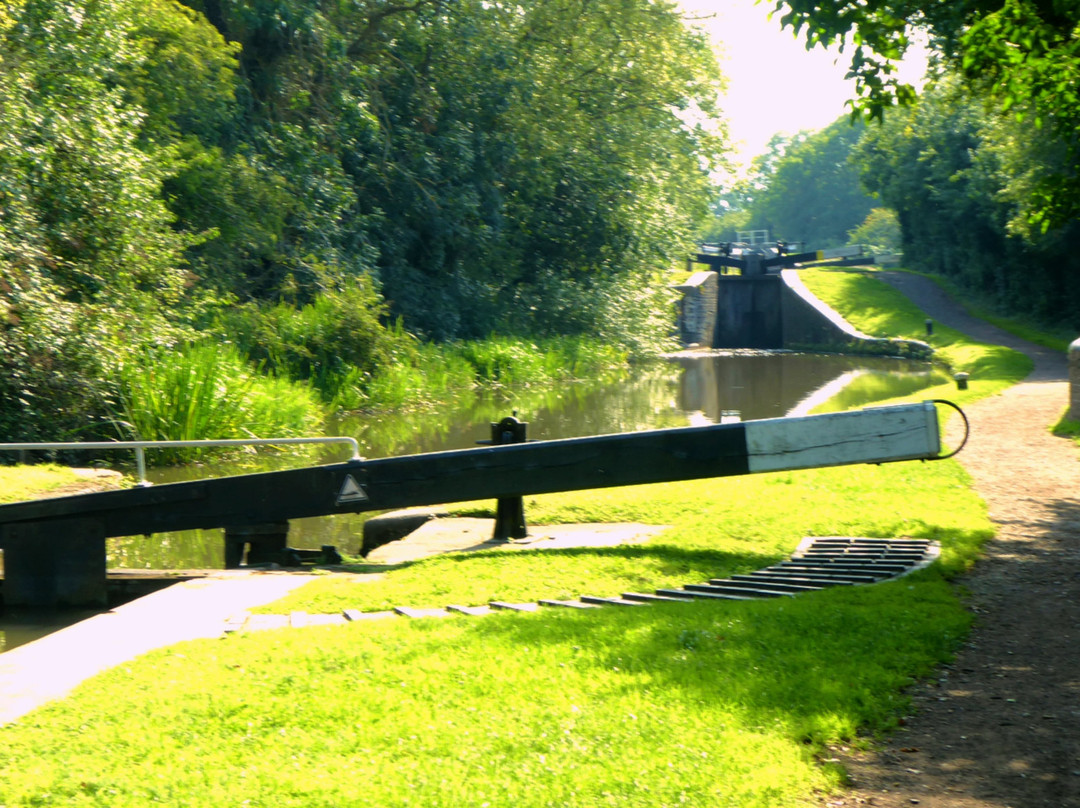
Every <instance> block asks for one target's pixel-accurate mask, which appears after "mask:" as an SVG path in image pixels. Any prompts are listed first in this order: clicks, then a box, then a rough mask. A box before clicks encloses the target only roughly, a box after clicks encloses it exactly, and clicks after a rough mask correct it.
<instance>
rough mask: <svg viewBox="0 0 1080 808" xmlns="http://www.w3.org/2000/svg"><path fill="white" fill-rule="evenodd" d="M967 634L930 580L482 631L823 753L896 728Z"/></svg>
mask: <svg viewBox="0 0 1080 808" xmlns="http://www.w3.org/2000/svg"><path fill="white" fill-rule="evenodd" d="M968 624H969V617H968V615H967V614H966V613H965V612H964V610H963V609H962V608H960V606H959V603H958V601H957V599H956V597H955V594H954V593H953V591H952V589H951V587H950V586H949V585H948V584H947V583H946V582H945V581H944V580H943V579H942V578H941V576H940V575H938V574H937V573H936V572H934V571H927V572H923V573H920V574H919V575H918V576H917V577H916V576H913V577H912V578H905V579H897V580H895V581H890V582H886V583H881V584H875V585H872V586H851V587H835V588H832V589H829V590H824V591H821V592H815V593H806V594H801V595H798V596H797V597H791V598H776V599H770V600H760V601H720V602H713V601H694V602H690V603H686V604H680V603H661V604H652V605H649V606H646V607H635V608H625V609H624V608H608V609H604V610H597V611H590V612H585V613H581V612H571V613H563V612H561V611H560V612H558V613H554V614H552V615H551V616H549V617H547V618H546V619H518V620H495V621H490V622H487V621H484V625H482V626H481V625H480V623H479V622H478V623H477V626H476V628H475V631H478V632H483V633H484V634H485V635H486V636H487V637H488V638H490V639H492V640H494V641H497V640H495V638H496V637H497V638H499V639H500V640H507V641H510V642H513V643H517V644H520V646H521V647H523V648H529V647H537V646H540V645H547V644H550V645H554V646H563V647H564V648H568V649H569V652H570V655H571V656H572V657H579V658H580V659H581V664H583V665H585V664H587V665H589V666H591V667H592V668H594V669H596V670H601V671H605V672H613V673H614V676H615V681H614V683H610V684H609V686H611V687H615V688H616V689H617V690H624V689H625V690H633V689H637V690H642V689H645V690H649V691H653V690H657V691H660V692H664V693H665V694H667V695H666V698H673V699H676V700H677V701H680V702H683V703H687V702H689V703H695V702H702V701H709V702H717V701H720V702H723V703H725V704H728V705H731V707H732V709H734V710H735V711H737V712H744V713H745V714H746V715H752V716H754V719H753V720H754V722H756V723H757V724H760V725H762V726H767V725H770V724H782V725H783V726H784V727H785V728H786V730H785V731H786V732H790V733H792V734H793V735H794V737H796V738H798V739H800V740H803V741H807V742H816V743H818V742H827V741H834V740H838V739H850V738H853V737H855V736H856V734H858V733H859V732H860V729H862V730H863V731H870V732H872V733H879V732H882V731H884V730H887V729H889V728H891V727H894V726H895V725H896V720H897V718H898V717H899V716H900V715H901V714H902V711H903V709H904V708H905V707H906V706H907V704H908V700H907V697H906V696H905V695H904V693H903V690H904V688H905V687H906V686H907V685H909V684H911V683H912V682H913V680H914V679H915V678H916V677H920V676H925V675H927V674H929V673H930V672H931V671H932V670H933V668H934V667H935V666H936V665H938V664H940V663H941V662H943V661H946V660H947V659H949V658H950V655H951V654H952V652H953V651H954V650H955V648H956V647H957V645H958V644H959V642H960V641H961V639H962V637H963V636H964V634H965V632H966V630H967V627H968ZM478 641H479V638H478ZM620 678H621V680H622V684H619V679H620ZM609 680H610V677H609Z"/></svg>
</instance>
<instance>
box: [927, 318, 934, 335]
mask: <svg viewBox="0 0 1080 808" xmlns="http://www.w3.org/2000/svg"><path fill="white" fill-rule="evenodd" d="M926 336H928V337H932V336H934V321H933V320H931V319H930V318H929V317H927V318H926Z"/></svg>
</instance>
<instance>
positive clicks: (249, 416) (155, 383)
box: [119, 343, 322, 464]
mask: <svg viewBox="0 0 1080 808" xmlns="http://www.w3.org/2000/svg"><path fill="white" fill-rule="evenodd" d="M119 384H120V390H121V400H122V401H123V417H124V423H123V426H124V427H126V428H128V429H130V431H131V434H130V435H125V438H127V439H131V440H166V441H174V440H220V439H233V438H290V437H304V436H310V435H312V433H313V432H315V431H316V430H317V428H318V427H319V426H320V424H321V420H322V419H321V414H322V413H321V409H320V407H319V405H318V404H317V402H316V401H315V398H314V396H313V395H312V394H311V393H310V392H309V391H308V390H307V389H306V388H304V387H300V386H298V385H295V384H290V383H289V382H287V381H285V380H283V379H278V378H275V377H273V376H264V375H261V374H258V373H256V372H255V370H254V368H252V367H251V366H250V365H248V364H247V363H246V362H245V361H244V359H243V358H242V357H241V356H240V355H239V353H238V352H237V351H236V349H235V348H234V347H232V346H229V345H224V346H219V345H212V344H205V343H204V344H200V345H191V346H187V347H184V348H182V349H180V350H168V351H153V352H146V353H144V354H137V355H134V356H133V357H131V358H130V359H128V360H127V361H126V362H125V363H124V364H123V365H122V366H121V367H120V369H119ZM206 452H207V450H206V449H203V448H179V449H158V450H155V451H154V452H153V453H152V456H151V457H150V460H151V461H153V462H156V463H160V464H170V463H180V462H186V461H189V460H191V459H194V458H198V457H202V456H204V455H205V454H206Z"/></svg>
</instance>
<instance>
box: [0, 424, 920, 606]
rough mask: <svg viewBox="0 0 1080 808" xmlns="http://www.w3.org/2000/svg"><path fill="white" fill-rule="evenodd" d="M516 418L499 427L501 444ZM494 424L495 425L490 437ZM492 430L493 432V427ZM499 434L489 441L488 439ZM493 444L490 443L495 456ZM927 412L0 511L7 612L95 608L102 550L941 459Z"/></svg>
mask: <svg viewBox="0 0 1080 808" xmlns="http://www.w3.org/2000/svg"><path fill="white" fill-rule="evenodd" d="M510 422H514V423H517V422H516V419H504V421H503V422H500V423H501V425H502V426H505V427H507V431H509V432H513V431H514V430H513V428H512V427H513V424H511V423H510ZM494 426H495V425H493V427H494ZM500 428H501V427H500ZM493 431H498V429H493ZM498 442H499V441H493V443H498ZM940 453H941V447H940V438H939V434H938V412H937V408H936V407H935V403H934V402H923V403H921V404H909V405H898V406H891V407H875V408H868V409H864V410H857V411H853V412H844V413H830V414H826V415H813V416H806V417H800V418H774V419H767V420H761V421H748V422H744V423H735V424H719V425H714V426H705V427H689V428H680V429H663V430H651V431H645V432H634V433H627V434H618V435H601V436H597V437H587V438H570V439H565V440H552V441H537V442H531V443H529V442H519V443H508V444H506V445H491V446H485V447H482V448H476V449H462V450H456V451H448V452H435V453H430V454H419V455H408V456H404V457H391V458H381V459H375V460H364V459H354V460H352V461H349V462H346V463H337V464H332V465H323V466H315V467H311V468H300V469H293V470H287V471H273V472H264V473H259V474H247V475H240V476H233V477H222V478H217V479H206V480H197V481H192V482H183V483H172V484H167V485H159V486H153V487H143V488H135V489H131V490H121V491H106V492H100V493H92V494H80V495H76V496H68V497H59V498H55V499H47V500H34V501H28V502H18V503H13V504H9V505H3V506H0V549H2V550H3V558H4V582H3V600H4V602H5V604H8V605H35V606H56V605H104V603H105V600H106V561H105V559H106V556H105V542H106V539H108V538H112V537H119V536H137V535H146V536H148V537H149V536H150V535H152V534H154V533H162V532H168V531H176V530H189V529H196V528H203V529H205V528H224V529H225V531H226V536H227V537H228V536H229V535H230V534H231V535H232V536H233V537H234V539H233V540H234V541H236V539H235V537H236V536H240V537H243V536H245V535H246V533H245V531H252V532H255V533H257V532H258V527H257V526H261V525H267V524H279V525H280V524H284V525H285V529H286V530H287V522H288V520H290V519H299V518H304V517H312V516H327V515H333V514H341V513H360V512H364V511H384V510H391V509H395V508H405V507H412V506H422V505H436V504H442V503H448V502H462V501H471V500H477V499H498V500H500V512H503V511H505V512H506V514H507V515H505V516H504V519H507V520H509V521H510V522H518V521H520V522H521V526H522V527H523V514H522V513H521V511H520V504H519V505H518V507H517V509H516V513H515V509H514V508H513V507H510V508H506V509H504V507H503V506H504V504H506V503H508V502H509V503H512V502H513V501H514V500H517V501H518V502H520V497H522V496H524V495H532V494H547V493H554V492H558V491H571V490H578V489H591V488H606V487H612V486H624V485H639V484H643V483H657V482H671V481H677V480H690V479H699V478H706V477H725V476H733V475H741V474H751V473H757V472H768V471H781V470H792V469H806V468H814V467H823V466H838V465H847V464H856V463H883V462H892V461H902V460H932V459H938V458H939V457H940Z"/></svg>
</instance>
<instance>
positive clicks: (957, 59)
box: [775, 0, 1080, 232]
mask: <svg viewBox="0 0 1080 808" xmlns="http://www.w3.org/2000/svg"><path fill="white" fill-rule="evenodd" d="M775 13H777V14H779V15H780V20H781V23H782V24H783V25H785V26H788V27H791V28H793V29H794V30H795V32H796V33H801V34H802V35H803V36H804V37H805V39H806V43H807V47H813V46H814V45H818V44H821V45H831V44H840V45H842V46H844V45H848V46H854V48H853V50H852V56H851V70H850V73H851V75H853V76H854V77H855V78H856V80H857V84H858V88H859V92H860V94H861V96H862V98H861V100H859V101H857V102H855V105H856V108H857V109H861V110H862V111H863V112H865V113H866V114H868V115H869V116H871V117H874V118H877V119H879V120H880V119H881V117H882V115H883V114H884V112H885V110H886V109H888V108H889V107H890V106H892V105H893V104H895V103H897V102H899V103H902V104H904V103H909V102H910V101H912V100H913V99H914V97H915V93H914V90H913V88H911V87H910V86H906V85H903V84H900V83H899V82H898V81H897V80H896V78H895V67H896V63H897V61H898V60H899V59H900V58H901V57H902V56H903V54H904V52H905V51H906V49H907V48H908V46H909V44H910V39H909V31H910V29H912V28H922V29H924V30H926V31H928V33H929V34H930V36H931V42H932V44H933V45H934V46H935V47H936V49H937V50H938V52H939V53H940V54H941V56H942V58H943V59H944V60H945V61H946V63H947V64H948V65H949V66H950V67H951V68H952V69H953V70H954V71H956V73H957V74H958V75H959V76H960V77H961V78H962V79H963V80H964V81H965V82H966V84H967V85H968V86H969V87H971V88H972V89H973V90H974V91H975V92H976V94H977V95H978V96H980V97H982V98H986V99H987V100H988V101H990V102H991V103H992V104H993V105H994V106H995V108H996V109H998V110H1000V111H1003V112H1009V111H1011V112H1014V113H1015V114H1016V115H1018V116H1020V117H1023V118H1024V119H1026V120H1027V121H1028V123H1029V125H1031V126H1034V127H1036V128H1041V127H1046V128H1048V129H1049V130H1051V131H1052V132H1053V133H1054V134H1055V136H1056V137H1057V138H1058V139H1059V140H1060V141H1061V142H1062V143H1063V144H1064V145H1065V147H1066V148H1067V159H1066V160H1064V161H1063V162H1064V165H1062V166H1061V169H1062V170H1060V171H1059V172H1056V173H1054V174H1052V175H1051V174H1047V175H1046V176H1044V177H1042V178H1041V179H1040V181H1039V182H1038V183H1037V185H1036V186H1035V187H1033V188H1032V189H1031V192H1032V195H1031V197H1030V198H1029V200H1028V203H1027V208H1028V214H1027V215H1028V219H1029V221H1030V222H1031V223H1032V224H1034V225H1035V226H1036V227H1038V228H1039V229H1040V230H1042V231H1044V232H1045V231H1046V230H1047V229H1049V228H1050V227H1051V226H1054V225H1057V224H1061V223H1063V222H1067V221H1069V220H1070V219H1071V218H1074V217H1076V216H1077V215H1078V214H1080V183H1077V181H1076V178H1077V166H1078V165H1080V128H1078V127H1080V38H1078V37H1077V36H1076V25H1077V19H1078V18H1080V2H1078V1H1077V0H961V1H960V2H942V1H940V0H869V1H867V0H826V2H822V1H821V0H780V2H778V3H777V4H776V12H775Z"/></svg>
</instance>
